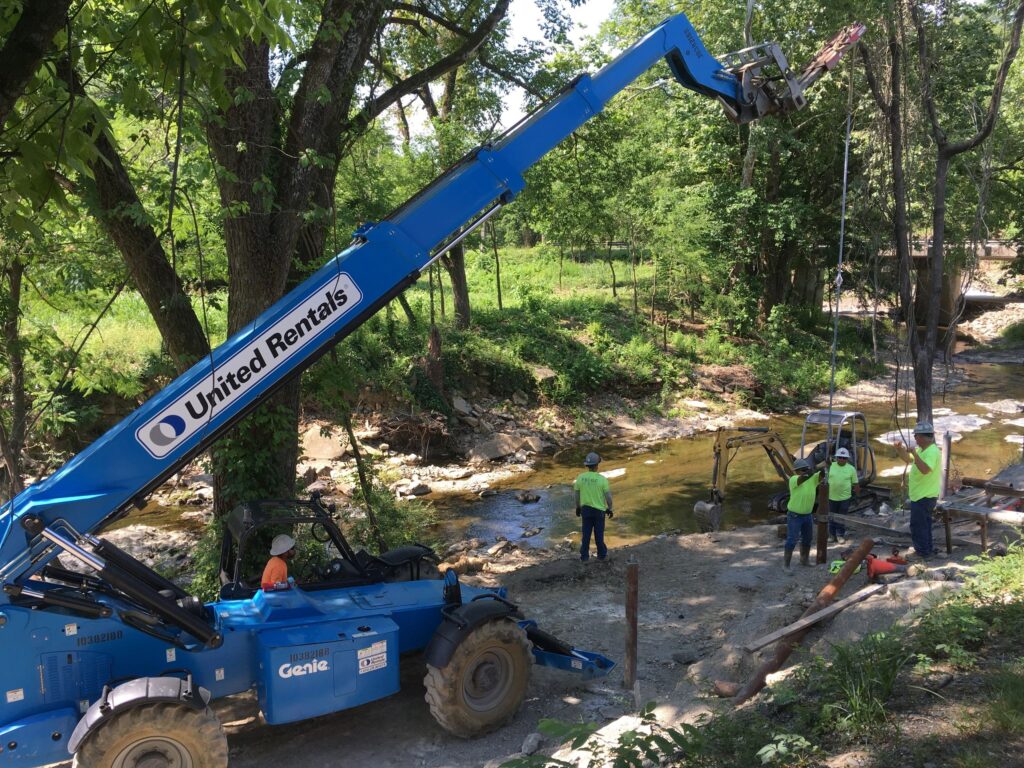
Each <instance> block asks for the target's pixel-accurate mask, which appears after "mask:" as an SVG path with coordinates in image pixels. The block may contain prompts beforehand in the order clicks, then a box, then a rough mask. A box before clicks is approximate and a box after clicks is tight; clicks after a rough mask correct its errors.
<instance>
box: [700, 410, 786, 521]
mask: <svg viewBox="0 0 1024 768" xmlns="http://www.w3.org/2000/svg"><path fill="white" fill-rule="evenodd" d="M757 447H761V448H764V452H765V454H767V456H768V460H769V461H770V462H771V463H772V466H773V467H775V471H776V472H777V473H778V475H779V477H780V478H782V481H783V482H788V481H789V478H790V477H791V476H792V475H793V473H794V472H795V471H796V470H795V469H794V467H793V456H792V454H790V452H789V449H787V448H786V444H785V443H784V442H783V441H782V435H780V434H779V433H778V432H774V431H772V430H770V429H768V428H767V427H737V428H736V429H734V430H733V429H719V430H718V431H717V432H716V433H715V444H714V447H713V448H712V450H713V452H714V462H713V464H712V467H711V498H710V500H709V501H698V502H697V503H696V504H694V505H693V512H694V514H695V515H696V516H697V518H698V520H699V521H700V522H701V524H702V526H703V527H704V528H706V529H709V530H713V531H717V530H718V529H719V528H720V527H721V524H722V504H723V503H724V502H725V489H726V485H727V482H728V479H729V465H730V464H732V461H733V459H735V458H736V456H737V454H738V453H739V452H740V451H741V450H742V449H744V448H757Z"/></svg>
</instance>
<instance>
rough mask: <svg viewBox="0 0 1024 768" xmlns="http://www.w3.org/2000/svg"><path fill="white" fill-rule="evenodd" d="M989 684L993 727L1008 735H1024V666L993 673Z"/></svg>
mask: <svg viewBox="0 0 1024 768" xmlns="http://www.w3.org/2000/svg"><path fill="white" fill-rule="evenodd" d="M987 682H988V687H989V689H990V690H991V691H992V700H991V702H990V703H989V705H988V710H989V713H988V714H989V718H990V721H991V723H992V725H993V726H995V728H996V729H998V730H999V731H1002V732H1003V733H1006V734H1013V735H1015V736H1016V735H1020V734H1021V733H1024V665H1022V664H1021V663H1020V662H1017V663H1016V664H1010V665H1008V666H1006V667H1003V668H1001V669H999V670H998V671H996V672H995V673H993V674H992V675H991V676H990V678H989V680H988V681H987Z"/></svg>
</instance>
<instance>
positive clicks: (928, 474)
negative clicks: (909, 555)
mask: <svg viewBox="0 0 1024 768" xmlns="http://www.w3.org/2000/svg"><path fill="white" fill-rule="evenodd" d="M914 442H916V443H917V447H916V448H915V449H914V450H913V451H910V450H907V447H906V446H905V445H904V444H903V442H902V441H899V440H894V441H893V447H894V448H895V449H896V453H898V454H899V456H900V458H901V459H903V460H904V461H907V462H911V465H910V482H909V485H910V539H911V541H913V542H914V551H915V552H916V553H917V554H918V555H919V556H920V557H921V558H922V559H924V560H927V559H929V558H930V557H931V556H932V555H933V554H935V547H934V546H932V515H933V514H934V512H935V505H936V503H937V502H938V500H939V483H940V471H939V462H940V461H941V459H942V453H941V452H940V451H939V446H937V445H936V444H935V427H933V426H932V423H931V422H930V421H919V422H917V424H916V425H915V426H914Z"/></svg>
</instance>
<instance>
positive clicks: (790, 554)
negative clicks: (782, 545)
mask: <svg viewBox="0 0 1024 768" xmlns="http://www.w3.org/2000/svg"><path fill="white" fill-rule="evenodd" d="M784 558H785V563H786V564H785V569H786V572H787V573H792V571H793V563H792V561H793V550H792V549H786V550H785V553H784Z"/></svg>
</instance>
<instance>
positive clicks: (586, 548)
mask: <svg viewBox="0 0 1024 768" xmlns="http://www.w3.org/2000/svg"><path fill="white" fill-rule="evenodd" d="M580 518H581V519H582V520H583V541H582V542H580V560H589V559H590V533H591V531H593V533H594V544H596V545H597V559H598V560H604V559H605V558H606V557H607V556H608V547H606V546H605V545H604V510H603V509H597V508H595V507H586V506H585V507H583V511H582V513H581V514H580Z"/></svg>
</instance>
